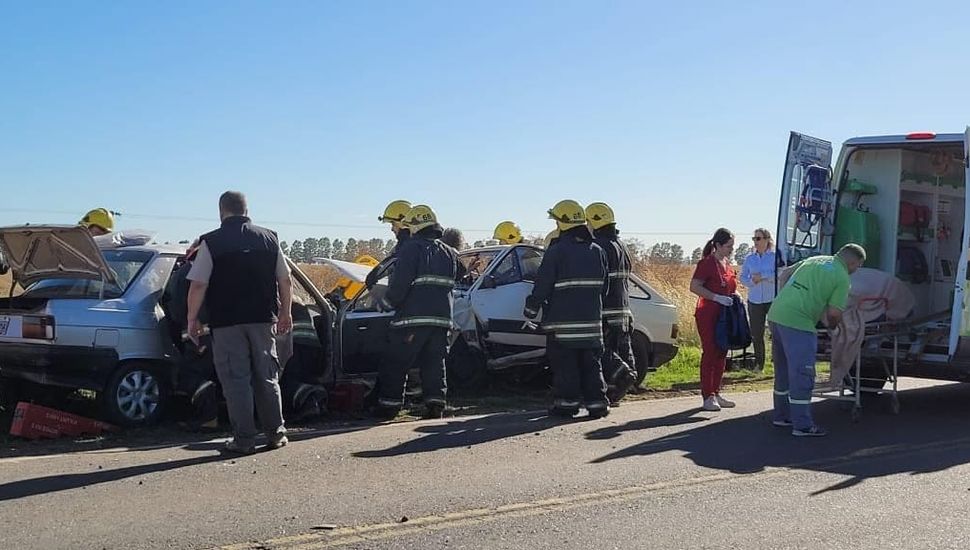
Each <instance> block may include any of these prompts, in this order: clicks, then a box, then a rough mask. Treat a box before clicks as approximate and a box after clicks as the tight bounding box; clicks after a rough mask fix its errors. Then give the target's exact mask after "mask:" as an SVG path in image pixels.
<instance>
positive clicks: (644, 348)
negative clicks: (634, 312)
mask: <svg viewBox="0 0 970 550" xmlns="http://www.w3.org/2000/svg"><path fill="white" fill-rule="evenodd" d="M632 343H633V360H634V361H636V363H637V365H636V367H637V383H636V384H635V385H634V387H633V388H634V390H639V389H640V387H641V386H643V381H644V380H646V379H647V372H649V371H650V365H651V363H652V362H653V354H651V353H650V340H648V339H647V337H646V336H644V335H643V334H641V333H639V332H634V333H633V342H632Z"/></svg>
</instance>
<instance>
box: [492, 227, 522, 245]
mask: <svg viewBox="0 0 970 550" xmlns="http://www.w3.org/2000/svg"><path fill="white" fill-rule="evenodd" d="M492 238H493V239H498V242H500V243H502V244H519V243H520V242H522V230H521V229H519V226H518V225H515V223H514V222H502V223H500V224H498V226H497V227H496V228H495V233H494V234H493V235H492Z"/></svg>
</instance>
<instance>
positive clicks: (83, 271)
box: [0, 225, 115, 287]
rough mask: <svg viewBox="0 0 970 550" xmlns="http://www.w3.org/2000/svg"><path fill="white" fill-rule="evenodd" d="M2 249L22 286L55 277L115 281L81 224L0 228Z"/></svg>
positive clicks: (0, 246)
mask: <svg viewBox="0 0 970 550" xmlns="http://www.w3.org/2000/svg"><path fill="white" fill-rule="evenodd" d="M0 251H2V252H3V255H4V258H5V259H6V261H7V263H8V264H9V265H10V270H11V271H12V272H13V278H14V281H15V282H17V283H19V284H20V286H22V287H27V286H28V285H30V284H32V283H34V282H36V281H39V280H42V279H54V278H57V279H61V278H74V279H95V280H101V279H103V280H104V281H106V282H108V283H114V282H115V277H114V273H112V271H111V269H110V268H109V267H108V265H107V264H106V263H105V261H104V256H102V255H101V250H100V249H99V248H98V245H97V244H95V242H94V239H93V238H92V237H91V234H90V233H89V232H88V230H87V229H85V228H84V227H81V226H74V225H71V226H56V225H23V226H16V227H0Z"/></svg>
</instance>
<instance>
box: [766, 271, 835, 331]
mask: <svg viewBox="0 0 970 550" xmlns="http://www.w3.org/2000/svg"><path fill="white" fill-rule="evenodd" d="M848 300H849V270H848V269H847V268H846V267H845V264H844V263H842V260H840V259H839V258H837V257H834V256H815V257H814V258H808V259H805V260H802V261H801V262H798V264H796V265H795V272H794V273H792V275H791V277H790V278H789V279H788V283H787V284H785V288H783V289H781V291H780V292H779V293H778V296H777V297H776V298H775V300H774V302H772V304H771V309H770V310H769V311H768V320H769V321H771V322H773V323H778V324H779V325H782V326H785V327H789V328H794V329H798V330H805V331H809V332H815V325H816V324H818V322H819V321H820V320H821V319H822V315H824V314H825V309H826V307H828V306H832V307H834V308H836V309H845V305H846V302H847V301H848Z"/></svg>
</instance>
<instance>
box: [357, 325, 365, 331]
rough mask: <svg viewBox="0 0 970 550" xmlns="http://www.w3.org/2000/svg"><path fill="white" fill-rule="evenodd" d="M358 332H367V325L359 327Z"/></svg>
mask: <svg viewBox="0 0 970 550" xmlns="http://www.w3.org/2000/svg"><path fill="white" fill-rule="evenodd" d="M357 330H358V331H364V330H367V325H361V326H359V327H357Z"/></svg>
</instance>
